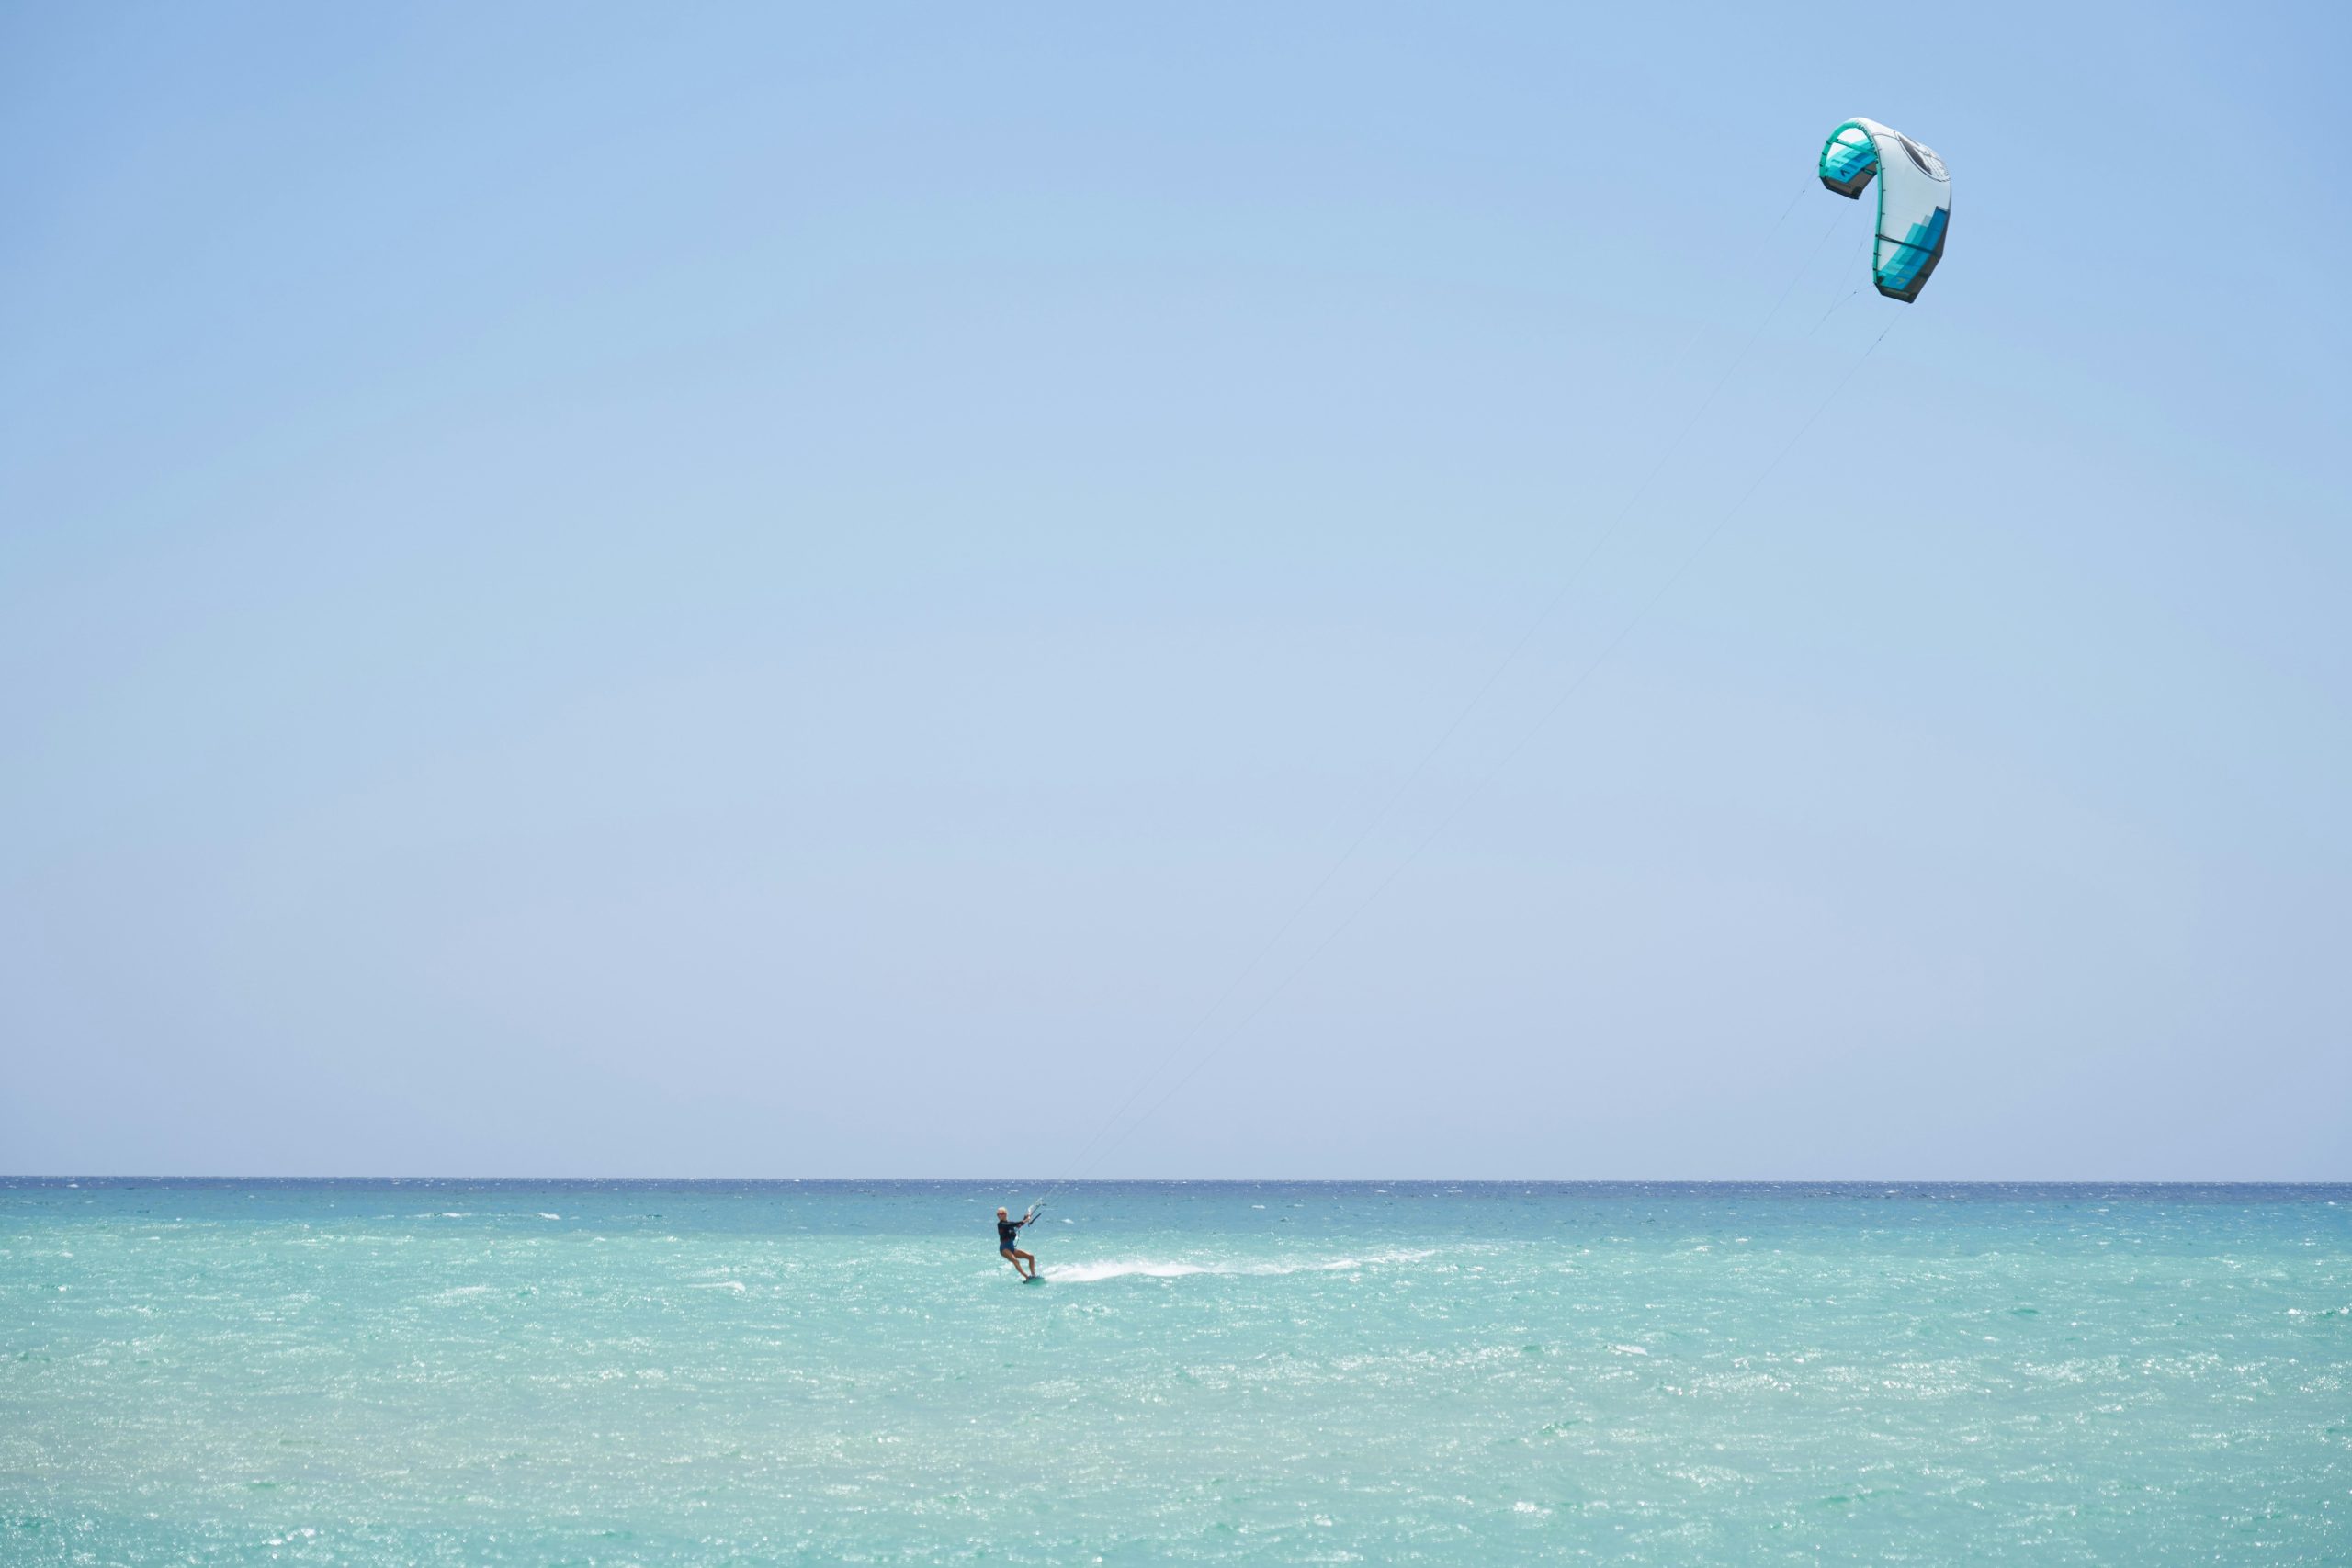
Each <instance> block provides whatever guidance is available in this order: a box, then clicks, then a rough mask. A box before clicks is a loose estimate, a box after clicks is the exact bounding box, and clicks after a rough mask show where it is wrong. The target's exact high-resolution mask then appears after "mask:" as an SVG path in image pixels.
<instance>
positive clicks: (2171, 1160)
mask: <svg viewBox="0 0 2352 1568" xmlns="http://www.w3.org/2000/svg"><path fill="white" fill-rule="evenodd" d="M2347 57H2352V28H2347V25H2346V21H2345V20H2344V13H2343V12H2342V11H2341V10H2340V8H2335V7H2323V6H2284V7H2275V8H2265V7H2261V6H2255V7H2237V8H2231V9H2229V10H2227V11H2224V9H2223V8H2222V7H2218V6H2209V7H2197V8H2188V9H2180V8H2165V7H2143V6H2131V7H2121V6H2117V7H2095V6H2083V7H2072V8H2066V7H2060V8H2049V7H2041V6H2035V7H2012V8H1999V7H1990V6H1986V7H1964V8H1944V9H1939V10H1936V11H1932V12H1913V13H1901V12H1896V13H1890V14H1887V15H1882V16H1874V17H1871V19H1869V20H1868V22H1867V23H1857V22H1854V21H1852V20H1851V19H1848V18H1834V17H1829V16H1827V15H1826V13H1823V12H1822V11H1821V10H1820V9H1819V8H1818V7H1808V8H1804V9H1798V8H1793V7H1791V8H1785V9H1781V10H1779V11H1777V12H1774V11H1769V10H1768V9H1767V8H1764V7H1747V6H1742V7H1733V8H1725V9H1722V10H1714V9H1692V8H1669V7H1663V6H1658V7H1620V8H1615V9H1613V10H1611V9H1604V8H1594V9H1592V10H1591V11H1589V12H1572V11H1571V10H1570V9H1568V8H1566V7H1553V6H1528V7H1517V6H1487V7H1477V8H1463V7H1442V8H1440V7H1430V8H1426V9H1420V10H1414V9H1407V8H1398V7H1365V6H1330V7H1308V6H1287V7H1277V8H1266V7H1237V8H1217V7H1186V8H1182V10H1181V11H1179V10H1169V11H1166V12H1163V13H1161V14H1159V15H1143V14H1128V15H1118V16H1114V15H1107V14H1103V13H1095V12H1080V11H1078V10H1076V9H1046V10H1037V9H1031V8H1021V7H1013V8H1005V7H979V8H975V7H960V6H940V7H933V8H914V9H897V8H887V7H856V8H850V7H838V8H834V7H824V8H820V7H791V8H787V7H724V6H703V7H695V8H691V9H689V10H686V11H684V12H678V11H676V10H675V9H674V8H670V9H662V8H655V7H641V8H623V7H614V6H519V5H518V6H496V7H487V8H485V7H458V6H402V7H391V8H382V7H377V8H357V7H344V8H339V9H337V8H330V9H325V10H322V9H320V8H317V7H300V6H277V5H266V6H115V7H89V6H81V7H67V6H30V5H18V6H9V7H6V9H5V10H0V148H5V149H6V152H5V157H4V158H0V194H4V195H5V197H6V201H5V210H6V215H7V216H6V220H5V222H0V1052H5V1055H6V1059H7V1066H6V1074H5V1079H6V1081H5V1086H0V1169H6V1170H15V1171H74V1172H95V1171H141V1172H220V1173H252V1174H288V1173H321V1174H335V1173H404V1172H435V1173H477V1174H531V1173H541V1174H615V1175H629V1174H635V1175H646V1174H675V1175H733V1176H761V1175H842V1174H879V1175H926V1174H989V1173H1006V1174H1012V1173H1024V1172H1043V1173H1046V1174H1053V1173H1057V1172H1058V1171H1060V1170H1062V1169H1065V1168H1068V1167H1069V1165H1071V1164H1072V1163H1073V1162H1074V1161H1076V1160H1078V1159H1079V1157H1080V1149H1081V1147H1082V1146H1083V1145H1085V1143H1086V1142H1087V1140H1088V1139H1090V1138H1091V1137H1093V1136H1094V1135H1095V1134H1097V1133H1098V1132H1100V1131H1101V1130H1102V1129H1103V1127H1104V1126H1105V1125H1106V1122H1107V1120H1108V1119H1109V1118H1110V1117H1111V1115H1112V1113H1113V1111H1114V1109H1115V1108H1116V1107H1117V1106H1119V1105H1120V1104H1121V1103H1122V1102H1123V1101H1124V1100H1126V1099H1127V1098H1128V1096H1129V1094H1130V1091H1131V1090H1133V1089H1135V1088H1136V1085H1137V1084H1138V1083H1139V1082H1141V1081H1144V1080H1145V1079H1146V1077H1147V1075H1148V1072H1149V1071H1150V1070H1151V1069H1152V1068H1153V1067H1154V1066H1155V1065H1157V1064H1160V1063H1163V1062H1164V1063H1170V1064H1172V1067H1171V1072H1170V1076H1171V1077H1172V1076H1173V1075H1174V1074H1176V1073H1181V1072H1182V1071H1183V1070H1185V1069H1188V1068H1189V1067H1191V1066H1193V1064H1194V1063H1196V1062H1199V1061H1200V1060H1201V1059H1202V1057H1203V1055H1204V1053H1206V1052H1208V1051H1210V1050H1211V1049H1212V1048H1214V1052H1215V1054H1214V1055H1210V1056H1209V1057H1208V1059H1207V1061H1206V1063H1205V1066H1203V1067H1202V1070H1200V1071H1199V1072H1198V1073H1197V1075H1196V1076H1193V1077H1191V1078H1189V1079H1188V1080H1186V1081H1183V1082H1182V1084H1181V1085H1179V1086H1178V1087H1176V1088H1174V1089H1172V1090H1170V1091H1165V1099H1164V1102H1162V1099H1161V1097H1162V1094H1163V1089H1160V1088H1153V1089H1147V1090H1146V1091H1145V1093H1144V1095H1143V1097H1142V1100H1140V1101H1139V1103H1141V1104H1143V1105H1146V1106H1156V1107H1157V1109H1156V1110H1155V1111H1153V1113H1152V1114H1151V1115H1149V1116H1148V1117H1147V1118H1145V1119H1144V1120H1143V1121H1142V1122H1141V1123H1140V1124H1139V1125H1138V1126H1136V1128H1135V1130H1134V1131H1133V1133H1132V1134H1127V1135H1125V1136H1124V1137H1123V1138H1122V1139H1121V1141H1120V1142H1119V1144H1118V1145H1117V1146H1116V1147H1115V1148H1114V1149H1112V1150H1111V1151H1110V1152H1109V1154H1108V1155H1106V1156H1103V1158H1102V1160H1101V1162H1100V1164H1099V1165H1097V1166H1096V1167H1095V1168H1094V1169H1095V1171H1096V1173H1097V1174H1103V1175H1114V1174H1115V1175H1147V1176H1380V1175H1397V1176H1403V1175H1447V1176H1463V1177H1483V1176H1496V1177H1506V1176H1520V1177H1556V1178H1577V1177H1686V1178H1725V1177H1840V1176H1847V1177H1877V1176H1898V1177H1920V1178H1937V1177H1940V1178H2002V1177H2018V1178H2029V1177H2030V1178H2067V1177H2085V1178H2184V1179H2194V1178H2223V1177H2235V1178H2276V1179H2298V1178H2336V1179H2341V1178H2343V1177H2345V1176H2346V1173H2347V1169H2348V1168H2352V1117H2347V1114H2346V1107H2347V1105H2352V964H2346V963H2345V962H2344V961H2343V958H2344V951H2345V948H2346V933H2347V932H2352V827H2347V823H2346V812H2345V803H2346V800H2347V799H2352V702H2348V701H2347V697H2352V632H2348V631H2347V628H2346V615H2345V608H2344V607H2345V604H2346V581H2347V571H2348V570H2352V543H2347V540H2346V528H2345V526H2344V525H2345V521H2346V517H2347V515H2352V506H2347V502H2348V501H2352V494H2347V490H2348V489H2352V487H2347V483H2346V477H2345V468H2344V455H2343V446H2344V442H2345V433H2346V430H2347V429H2352V417H2348V416H2352V407H2347V397H2346V391H2345V382H2344V374H2343V369H2344V365H2345V363H2346V348H2347V346H2352V333H2347V331H2346V304H2345V299H2344V291H2343V290H2342V288H2340V287H2339V283H2338V279H2337V277H2336V276H2335V275H2336V274H2337V272H2339V271H2340V265H2339V262H2338V259H2337V258H2340V257H2341V256H2342V254H2344V253H2345V249H2346V243H2347V241H2352V235H2347V232H2346V229H2347V222H2346V202H2345V200H2344V198H2343V196H2342V182H2341V181H2340V179H2338V178H2337V177H2336V176H2335V174H2334V173H2333V171H2332V167H2331V165H2332V161H2333V153H2334V152H2335V150H2337V149H2338V148H2340V147H2341V146H2342V145H2343V144H2344V142H2345V141H2346V131H2347V130H2352V126H2347V124H2346V119H2347V114H2346V108H2345V103H2344V97H2343V94H2342V91H2341V82H2340V68H2341V63H2342V62H2343V61H2344V60H2345V59H2346V58H2347ZM1855 114H1866V115H1869V116H1871V117H1873V118H1879V119H1882V120H1884V121H1887V122H1888V123H1891V124H1893V125H1895V126H1897V127H1899V128H1901V129H1903V130H1905V131H1907V132H1909V133H1910V134H1912V135H1913V136H1915V137H1916V138H1917V139H1918V140H1920V141H1925V142H1927V143H1928V144H1930V145H1932V146H1934V147H1935V148H1936V149H1937V150H1938V151H1939V152H1940V153H1941V154H1942V155H1943V157H1944V158H1945V159H1946V161H1947V162H1948V163H1949V164H1950V165H1951V169H1952V171H1953V177H1954V191H1955V207H1954V216H1953V224H1952V231H1951V234H1952V238H1951V244H1950V249H1949V253H1948V254H1947V257H1946V260H1945V262H1944V265H1943V267H1942V269H1941V271H1940V272H1939V274H1938V275H1937V276H1936V278H1935V280H1934V281H1933V283H1932V284H1930V286H1929V287H1928V290H1927V292H1926V293H1925V295H1924V296H1923V298H1922V300H1921V302H1920V303H1919V304H1918V305H1917V306H1915V307H1911V308H1909V309H1908V310H1906V309H1905V307H1902V306H1898V305H1895V304H1893V303H1892V302H1889V301H1884V300H1882V299H1878V298H1877V297H1876V296H1875V295H1873V294H1871V292H1870V291H1869V290H1868V289H1867V288H1865V289H1863V290H1861V291H1860V293H1859V294H1855V293H1853V285H1854V284H1856V283H1858V282H1860V280H1861V276H1862V272H1863V269H1864V262H1863V258H1862V254H1861V252H1860V249H1859V247H1860V245H1861V243H1862V242H1863V238H1864V234H1865V231H1866V230H1867V227H1868V221H1869V220H1868V211H1869V204H1868V203H1867V202H1866V203H1864V204H1862V205H1860V206H1856V205H1854V204H1849V203H1847V202H1843V201H1840V200H1838V198H1836V197H1832V196H1830V195H1829V194H1828V193H1826V192H1825V191H1822V190H1820V189H1819V188H1818V186H1815V185H1814V184H1813V183H1812V180H1811V169H1812V162H1813V159H1814V156H1815V152H1816V151H1817V149H1818V147H1819V144H1820V141H1821V140H1822V138H1823V137H1824V136H1825V135H1826V133H1827V131H1828V130H1830V129H1831V128H1832V127H1834V126H1835V125H1836V124H1837V123H1838V121H1839V120H1840V119H1842V118H1845V117H1847V116H1849V115H1855ZM1792 203H1793V206H1792ZM1784 214H1785V216H1783V215H1784ZM1897 317H1899V318H1900V319H1899V321H1896V324H1895V325H1894V327H1893V329H1892V330H1891V331H1888V330H1887V327H1888V322H1889V321H1890V320H1891V319H1894V318H1897ZM1882 333H1885V335H1884V337H1883V341H1878V340H1879V339H1880V337H1881V334H1882ZM1874 342H1876V344H1877V346H1876V347H1875V349H1873V350H1871V352H1869V353H1868V355H1867V356H1866V357H1865V352H1864V351H1865V350H1866V349H1870V348H1871V344H1873V343H1874ZM1849 375H1850V380H1848V381H1846V382H1845V383H1844V389H1843V391H1842V392H1840V393H1838V396H1837V398H1836V400H1834V402H1832V403H1831V404H1830V405H1829V406H1828V407H1827V409H1826V412H1823V413H1822V414H1821V416H1820V418H1819V421H1818V423H1815V424H1814V425H1813V426H1812V427H1811V429H1810V431H1809V432H1808V433H1807V434H1805V435H1804V437H1803V439H1802V440H1800V441H1798V442H1797V444H1796V445H1795V446H1791V445H1790V443H1791V441H1792V437H1794V436H1796V434H1797V432H1798V431H1799V429H1800V427H1801V426H1802V424H1803V422H1804V420H1805V419H1806V418H1807V416H1808V415H1809V414H1810V413H1811V412H1812V411H1814V410H1815V408H1816V407H1820V406H1821V405H1822V400H1823V399H1824V398H1825V397H1826V395H1827V394H1829V393H1830V391H1831V389H1833V388H1835V387H1837V386H1838V384H1839V379H1840V378H1842V377H1847V376H1849ZM1717 389H1719V390H1717ZM1678 433H1682V434H1679V440H1678ZM1783 451H1785V452H1787V454H1788V456H1787V457H1785V459H1783V460H1781V461H1780V462H1779V463H1778V465H1777V466H1772V465H1773V463H1774V458H1775V456H1776V454H1779V453H1781V452H1783ZM1751 487H1752V489H1751ZM1743 495H1746V496H1747V500H1746V501H1745V502H1742V501H1741V497H1742V496H1743ZM1588 557H1589V565H1588V566H1586V567H1584V568H1583V569H1582V570H1578V562H1579V561H1582V560H1586V559H1587V558H1588ZM1686 563H1687V564H1686ZM1555 599H1556V600H1557V601H1558V607H1557V609H1556V611H1555V613H1553V614H1550V615H1548V616H1543V617H1542V618H1541V619H1540V620H1539V615H1540V613H1541V612H1542V610H1543V608H1544V605H1545V604H1547V603H1550V602H1552V601H1554V600H1555ZM1531 625H1532V626H1534V630H1533V632H1532V635H1528V633H1529V627H1530V626H1531ZM1522 636H1526V642H1525V645H1524V651H1523V652H1522V653H1521V655H1520V656H1519V657H1517V658H1516V659H1514V660H1510V663H1509V665H1508V667H1507V668H1506V669H1505V670H1504V671H1503V673H1502V675H1501V676H1500V677H1499V678H1498V679H1497V680H1496V681H1495V682H1494V683H1493V685H1492V687H1491V689H1490V690H1489V691H1488V693H1487V697H1486V698H1485V699H1484V701H1482V702H1481V703H1480V705H1478V706H1477V708H1476V710H1475V711H1474V712H1472V713H1471V714H1470V716H1469V717H1468V718H1467V719H1466V720H1465V721H1464V723H1463V724H1462V725H1461V727H1460V728H1459V730H1458V731H1456V732H1455V733H1454V734H1453V739H1451V740H1450V741H1449V743H1448V744H1447V745H1446V746H1445V747H1444V748H1443V749H1442V750H1441V751H1440V752H1439V753H1438V755H1437V756H1436V758H1435V759H1434V760H1433V761H1430V763H1429V765H1428V766H1427V767H1426V768H1425V769H1423V770H1421V771H1420V772H1419V773H1415V772H1414V768H1415V764H1416V763H1417V761H1419V759H1420V758H1421V757H1422V755H1423V754H1424V752H1425V751H1426V750H1427V749H1428V748H1429V746H1430V743H1431V742H1432V740H1434V739H1436V738H1437V737H1438V736H1439V735H1440V734H1442V733H1443V732H1445V731H1446V728H1447V726H1448V725H1449V723H1450V722H1452V721H1453V719H1454V718H1455V716H1457V715H1459V714H1460V713H1461V712H1462V710H1463V707H1464V704H1465V703H1466V702H1468V701H1469V699H1470V698H1471V696H1472V694H1474V693H1476V692H1478V691H1479V690H1480V689H1481V685H1482V682H1486V681H1487V677H1488V675H1489V673H1490V672H1491V671H1494V670H1495V669H1496V668H1497V667H1498V662H1500V661H1501V660H1503V658H1504V656H1505V654H1506V652H1507V650H1509V649H1511V648H1512V647H1513V646H1514V645H1515V644H1516V643H1518V642H1519V640H1520V639H1521V637H1522ZM1604 652H1605V653H1606V658H1605V659H1601V658H1600V656H1601V655H1602V654H1603V653H1604ZM1596 660H1600V662H1598V663H1597V664H1596ZM1587 671H1590V673H1589V676H1588V675H1587V673H1586V672H1587ZM1564 694H1565V700H1563V698H1564ZM1392 799H1394V802H1395V804H1394V807H1393V809H1389V810H1386V811H1385V812H1383V811H1382V809H1381V808H1382V807H1383V805H1384V803H1385V802H1388V801H1390V800H1392ZM1367 822H1370V823H1372V824H1373V826H1372V827H1371V828H1370V829H1369V830H1368V831H1366V830H1365V825H1366V823H1367ZM1360 833H1362V835H1363V837H1362V842H1361V846H1360V847H1359V848H1358V849H1357V850H1356V851H1355V852H1354V853H1353V854H1352V855H1350V856H1348V857H1347V858H1346V859H1345V860H1342V859H1341V856H1342V852H1345V851H1346V850H1348V848H1349V846H1350V845H1351V842H1354V841H1355V840H1357V838H1358V835H1359V834H1360ZM1424 845H1425V846H1426V847H1422V846H1424ZM1335 865H1336V866H1337V870H1336V871H1335V870H1334V869H1333V868H1334V866H1335ZM1327 876H1328V882H1327V881H1326V878H1327ZM1317 886H1322V888H1323V892H1322V894H1321V896H1320V897H1318V898H1317V899H1316V900H1315V901H1314V902H1313V903H1312V904H1311V905H1308V906H1307V907H1306V908H1304V910H1303V911H1301V909H1300V906H1301V901H1302V899H1304V898H1305V897H1306V894H1307V893H1308V891H1309V890H1310V889H1313V888H1316V887H1317ZM1295 912H1296V913H1295ZM1294 913H1295V919H1294V918H1293V917H1294ZM1253 961H1255V966H1254V967H1252V964H1253ZM1290 976H1295V978H1290ZM1228 990H1230V993H1231V999H1230V1000H1229V1001H1228V1002H1227V1005H1226V1006H1225V1007H1224V1009H1223V1010H1221V1011H1220V1012H1218V1013H1217V1014H1216V1015H1215V1016H1214V1017H1213V1018H1212V1019H1211V1021H1209V1022H1208V1024H1207V1025H1206V1026H1205V1027H1204V1026H1203V1024H1202V1020H1203V1017H1204V1013H1205V1012H1206V1010H1208V1009H1209V1008H1210V1006H1211V1004H1212V1003H1213V1002H1215V1001H1216V1000H1217V999H1218V998H1220V997H1223V996H1226V995H1227V993H1228ZM1245 1017H1246V1018H1247V1023H1246V1025H1245V1026H1243V1027H1240V1028H1238V1029H1237V1028H1235V1027H1234V1025H1235V1023H1236V1022H1237V1021H1238V1020H1241V1019H1243V1018H1245ZM1160 1081H1161V1083H1163V1084H1164V1083H1165V1082H1166V1081H1167V1079H1165V1078H1163V1079H1162V1080H1160Z"/></svg>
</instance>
